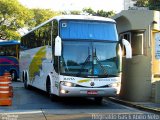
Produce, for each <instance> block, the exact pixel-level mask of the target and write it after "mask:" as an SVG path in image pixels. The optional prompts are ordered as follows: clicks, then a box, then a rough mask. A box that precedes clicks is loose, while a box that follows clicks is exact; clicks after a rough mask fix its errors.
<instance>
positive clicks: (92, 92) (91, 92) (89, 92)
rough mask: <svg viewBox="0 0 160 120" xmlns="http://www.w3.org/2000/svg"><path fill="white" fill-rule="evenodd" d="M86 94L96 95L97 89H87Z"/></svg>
mask: <svg viewBox="0 0 160 120" xmlns="http://www.w3.org/2000/svg"><path fill="white" fill-rule="evenodd" d="M87 94H89V95H96V94H97V91H87Z"/></svg>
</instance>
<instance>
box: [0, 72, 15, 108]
mask: <svg viewBox="0 0 160 120" xmlns="http://www.w3.org/2000/svg"><path fill="white" fill-rule="evenodd" d="M10 84H11V79H10V78H9V77H8V75H4V76H0V105H12V99H11V98H10V97H12V96H13V94H12V92H13V90H12V89H13V88H12V87H11V86H10Z"/></svg>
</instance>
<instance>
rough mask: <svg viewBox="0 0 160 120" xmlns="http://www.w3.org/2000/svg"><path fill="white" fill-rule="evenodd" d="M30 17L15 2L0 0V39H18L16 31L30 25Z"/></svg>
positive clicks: (26, 10)
mask: <svg viewBox="0 0 160 120" xmlns="http://www.w3.org/2000/svg"><path fill="white" fill-rule="evenodd" d="M32 17H33V14H32V12H31V11H29V10H28V9H27V8H26V7H24V6H22V5H21V4H20V3H19V2H18V1H17V0H0V39H19V38H20V34H19V32H18V29H20V28H23V27H25V26H26V25H31V24H32V22H31V21H30V19H32Z"/></svg>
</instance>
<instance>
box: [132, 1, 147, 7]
mask: <svg viewBox="0 0 160 120" xmlns="http://www.w3.org/2000/svg"><path fill="white" fill-rule="evenodd" d="M133 1H136V3H135V6H137V7H148V5H149V0H133Z"/></svg>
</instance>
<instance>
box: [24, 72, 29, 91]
mask: <svg viewBox="0 0 160 120" xmlns="http://www.w3.org/2000/svg"><path fill="white" fill-rule="evenodd" d="M24 88H25V89H30V86H29V85H28V79H27V75H26V74H25V76H24Z"/></svg>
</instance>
